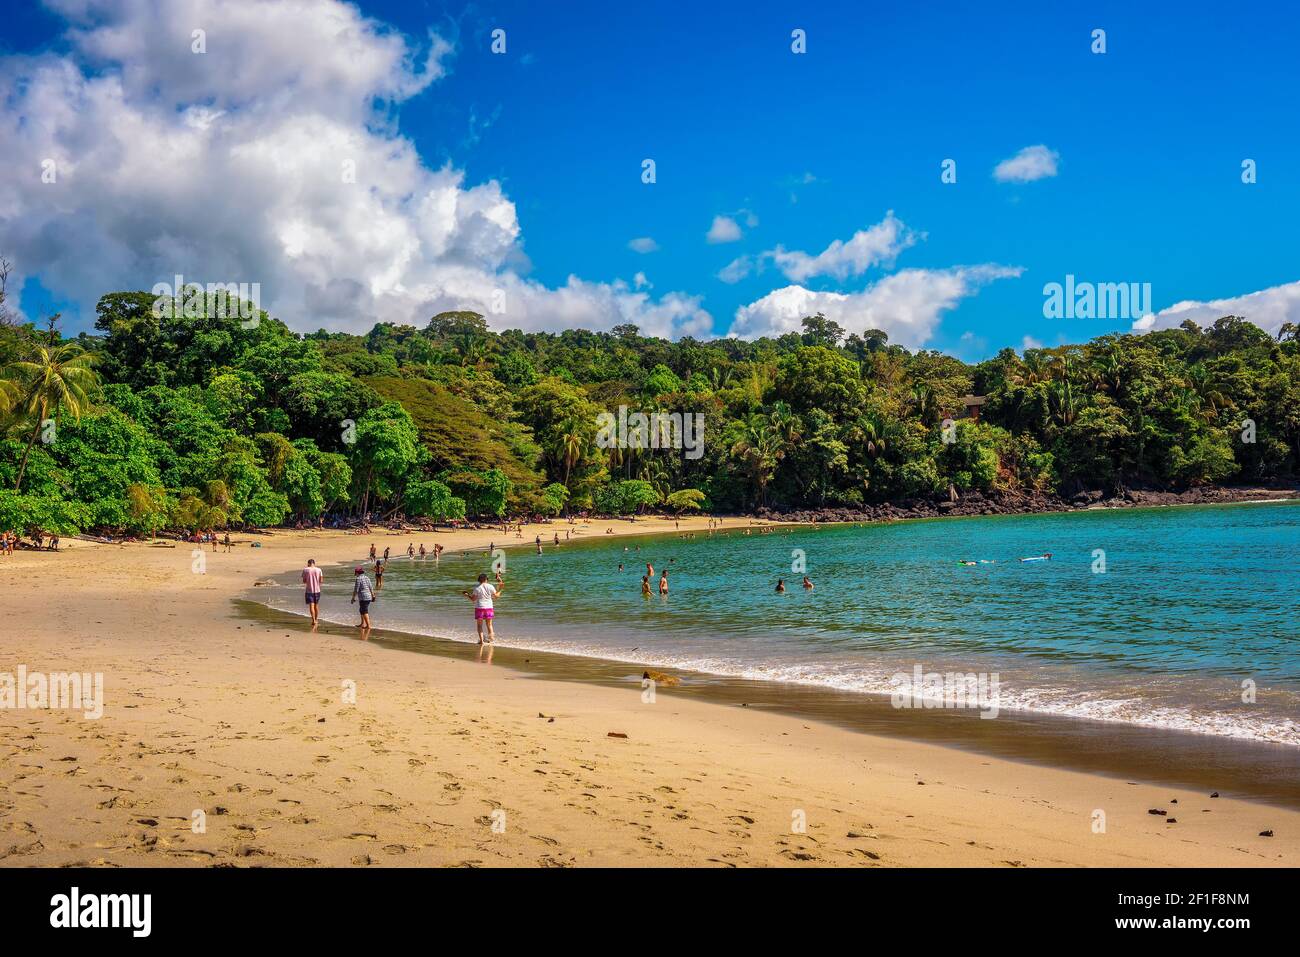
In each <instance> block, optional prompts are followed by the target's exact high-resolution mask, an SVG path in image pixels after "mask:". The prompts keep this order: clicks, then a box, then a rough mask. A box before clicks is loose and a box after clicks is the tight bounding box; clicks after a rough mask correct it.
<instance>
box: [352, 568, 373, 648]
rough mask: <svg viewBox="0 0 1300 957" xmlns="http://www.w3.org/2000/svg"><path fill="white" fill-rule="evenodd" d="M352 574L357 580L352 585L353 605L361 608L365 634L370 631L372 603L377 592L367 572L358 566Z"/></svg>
mask: <svg viewBox="0 0 1300 957" xmlns="http://www.w3.org/2000/svg"><path fill="white" fill-rule="evenodd" d="M352 574H353V575H354V576H356V580H355V582H354V583H353V585H352V603H353V604H358V603H359V604H360V606H361V624H360V626H359V627H360V628H361V630H362V631H363V632H367V631H369V630H370V603H371V602H372V601H374V600H375V590H374V588H372V587H371V585H370V579H369V578H367V577H366V570H365V569H364V568H362V567H361V566H360V565H358V566H357V567H356V568H354V569H352Z"/></svg>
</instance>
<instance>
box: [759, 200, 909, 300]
mask: <svg viewBox="0 0 1300 957" xmlns="http://www.w3.org/2000/svg"><path fill="white" fill-rule="evenodd" d="M920 238H923V237H921V236H920V235H919V234H917V233H916V232H914V231H913V230H911V229H909V228H908V227H907V226H906V225H905V224H904V223H903V221H902V220H900V219H899V218H898V217H897V216H895V215H894V211H893V210H892V209H891V210H890V211H889V212H887V213H886V214H885V218H884V219H882V220H881V221H880V222H878V223H876V224H875V225H874V226H871V227H870V228H868V229H860V230H858V231H857V232H856V233H854V234H853V235H852V237H850V238H849V239H848V240H847V241H845V240H840V239H837V240H835V241H834V242H832V243H831V244H830V245H829V246H827V247H826V248H825V249H823V250H822V251H821V252H820V253H817V254H816V255H810V254H808V253H806V252H800V251H799V250H786V249H784V248H783V247H781V246H777V247H776V248H775V249H772V250H769V251H768V252H765V253H763V257H764V258H766V259H770V260H771V261H772V262H774V263H775V264H776V266H777V268H778V269H780V270H781V272H783V273H785V275H786V278H788V279H792V280H794V281H795V282H804V281H806V280H808V279H812V278H814V277H816V276H833V277H834V278H836V279H840V280H843V279H848V278H850V277H852V276H860V275H862V274H863V273H864V272H866V271H867V270H868V269H870V268H871V267H872V266H877V265H887V264H889V263H892V262H893V261H894V259H896V258H897V257H898V254H899V253H900V252H902V251H903V250H904V249H907V248H908V247H909V246H912V245H914V244H915V243H916V242H917V240H918V239H920Z"/></svg>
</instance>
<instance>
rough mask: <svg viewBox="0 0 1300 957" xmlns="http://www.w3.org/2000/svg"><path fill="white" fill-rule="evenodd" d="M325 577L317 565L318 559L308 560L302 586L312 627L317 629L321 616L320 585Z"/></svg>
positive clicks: (303, 572)
mask: <svg viewBox="0 0 1300 957" xmlns="http://www.w3.org/2000/svg"><path fill="white" fill-rule="evenodd" d="M323 578H324V576H323V575H322V574H321V570H320V568H318V567H317V565H316V559H314V558H309V559H307V567H306V568H304V569H303V570H302V584H303V588H304V589H305V591H306V596H307V610H308V611H309V612H311V626H312V627H313V628H315V627H316V624H317V620H318V618H319V616H320V583H321V580H322V579H323Z"/></svg>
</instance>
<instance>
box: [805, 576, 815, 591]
mask: <svg viewBox="0 0 1300 957" xmlns="http://www.w3.org/2000/svg"><path fill="white" fill-rule="evenodd" d="M803 587H804V588H805V589H806V590H808V591H812V590H813V583H812V579H811V578H809V577H808V576H807V575H804V576H803Z"/></svg>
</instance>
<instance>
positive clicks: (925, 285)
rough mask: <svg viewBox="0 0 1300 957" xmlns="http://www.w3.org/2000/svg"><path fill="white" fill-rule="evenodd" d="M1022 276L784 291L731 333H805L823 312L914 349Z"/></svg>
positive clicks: (957, 272) (759, 304) (961, 275)
mask: <svg viewBox="0 0 1300 957" xmlns="http://www.w3.org/2000/svg"><path fill="white" fill-rule="evenodd" d="M1022 271H1023V270H1021V269H1019V268H1016V267H1011V266H998V265H993V264H986V265H980V266H955V267H953V268H951V269H904V270H901V271H899V272H896V273H893V274H891V275H888V276H885V277H884V278H882V279H880V280H878V281H876V282H874V283H872V284H871V285H869V286H868V287H867V288H866V289H863V290H861V291H860V292H850V293H842V292H816V291H814V290H811V289H806V288H804V287H803V286H799V285H792V286H785V287H783V288H781V289H776V290H774V291H772V292H770V293H768V294H767V295H766V296H764V297H763V298H761V299H758V300H756V301H755V302H752V303H750V304H749V305H747V306H741V307H740V308H739V309H737V310H736V318H735V321H734V322H733V323H732V326H731V332H732V334H733V335H736V336H740V337H741V338H747V339H748V338H757V337H759V336H780V335H783V334H784V333H787V332H800V331H802V326H801V324H800V323H801V320H802V319H803V318H804V317H805V316H811V315H813V314H815V313H819V312H820V313H821V314H822V315H824V316H826V318H828V319H833V320H834V321H836V322H838V323H839V324H840V325H841V326H843V327H844V328H845V330H846V331H848V332H850V333H853V332H856V333H862V332H863V331H865V330H867V329H882V330H884V331H885V332H887V333H888V334H889V341H890V342H892V343H896V344H898V345H901V346H905V347H907V348H909V349H915V348H917V347H919V346H922V345H924V344H925V343H926V342H927V341H928V340H929V339H930V337H931V336H932V335H933V334H934V331H935V329H936V328H937V327H938V325H939V322H940V320H941V319H942V317H943V315H944V313H946V312H949V311H950V310H952V309H953V308H955V307H956V306H957V305H958V304H959V303H960V302H961V300H963V299H965V298H967V297H969V296H973V295H975V294H976V293H977V292H978V291H979V289H980V287H982V286H984V285H986V284H988V283H990V282H993V281H994V280H996V279H1006V278H1011V277H1015V276H1019V275H1020V274H1021V272H1022Z"/></svg>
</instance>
